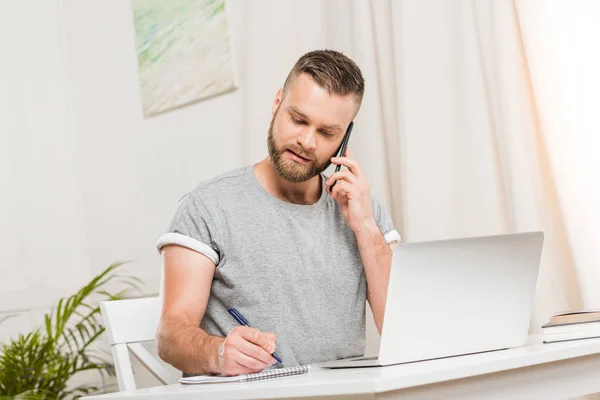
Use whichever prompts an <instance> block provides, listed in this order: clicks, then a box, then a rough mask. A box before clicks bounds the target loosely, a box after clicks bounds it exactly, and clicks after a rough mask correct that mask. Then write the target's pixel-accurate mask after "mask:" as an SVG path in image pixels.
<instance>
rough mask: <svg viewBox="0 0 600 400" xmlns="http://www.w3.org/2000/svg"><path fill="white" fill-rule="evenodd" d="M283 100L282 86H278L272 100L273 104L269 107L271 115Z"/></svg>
mask: <svg viewBox="0 0 600 400" xmlns="http://www.w3.org/2000/svg"><path fill="white" fill-rule="evenodd" d="M282 100H283V88H280V89H279V90H278V91H277V94H276V95H275V101H273V106H272V107H271V116H273V115H275V112H276V111H277V109H278V108H279V105H280V104H281V101H282Z"/></svg>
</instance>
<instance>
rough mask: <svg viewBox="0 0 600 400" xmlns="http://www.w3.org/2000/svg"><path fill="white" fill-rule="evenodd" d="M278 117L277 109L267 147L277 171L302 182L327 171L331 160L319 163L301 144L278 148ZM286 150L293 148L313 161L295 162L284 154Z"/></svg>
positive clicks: (297, 181)
mask: <svg viewBox="0 0 600 400" xmlns="http://www.w3.org/2000/svg"><path fill="white" fill-rule="evenodd" d="M276 117H277V111H276V112H275V115H273V119H271V125H270V126H269V136H268V138H267V147H268V149H269V157H270V158H271V164H272V165H273V167H275V171H277V174H278V175H279V176H281V177H282V178H283V179H285V180H286V181H290V182H294V183H300V182H306V181H308V180H309V179H310V178H312V177H314V176H317V175H319V174H320V173H321V172H323V171H325V170H326V169H327V167H328V166H329V165H330V164H331V160H329V159H328V160H327V161H325V162H324V163H322V164H318V163H317V161H316V160H315V155H314V154H309V153H307V152H306V151H304V149H303V148H302V147H301V146H286V147H283V148H277V145H276V144H275V139H274V138H273V124H274V122H275V118H276ZM286 150H291V151H293V152H294V153H296V154H298V155H299V156H302V157H305V158H307V159H310V160H311V162H310V163H309V164H305V165H303V164H300V163H297V162H294V161H292V160H290V159H288V158H287V157H284V156H283V153H285V151H286Z"/></svg>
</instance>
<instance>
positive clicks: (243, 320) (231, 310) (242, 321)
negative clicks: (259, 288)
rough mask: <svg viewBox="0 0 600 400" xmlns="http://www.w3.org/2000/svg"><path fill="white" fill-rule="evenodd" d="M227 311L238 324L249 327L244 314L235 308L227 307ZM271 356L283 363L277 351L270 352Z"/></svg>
mask: <svg viewBox="0 0 600 400" xmlns="http://www.w3.org/2000/svg"><path fill="white" fill-rule="evenodd" d="M227 312H228V313H229V314H231V316H232V317H233V318H235V320H236V321H237V322H238V323H239V324H240V325H244V326H247V327H248V328H249V327H250V325H249V324H248V320H247V319H246V318H244V316H243V315H242V314H241V313H240V312H239V311H238V310H236V309H235V308H228V309H227ZM271 355H272V356H273V358H275V359H276V360H277V362H279V363H280V364H283V361H281V358H279V356H278V355H277V353H273V354H271Z"/></svg>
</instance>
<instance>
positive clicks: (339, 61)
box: [283, 50, 365, 104]
mask: <svg viewBox="0 0 600 400" xmlns="http://www.w3.org/2000/svg"><path fill="white" fill-rule="evenodd" d="M302 73H304V74H308V75H310V76H311V77H312V79H314V81H315V82H317V84H318V85H319V86H321V87H322V88H324V89H326V90H327V91H328V92H329V93H335V94H338V95H341V96H346V95H349V94H354V95H356V97H357V100H358V104H360V103H361V101H362V97H363V94H364V92H365V80H364V78H363V76H362V73H361V72H360V68H358V65H356V63H355V62H354V61H352V60H351V59H350V58H348V57H347V56H345V55H344V54H342V53H340V52H339V51H335V50H314V51H311V52H308V53H306V54H304V55H303V56H302V57H300V58H299V59H298V61H296V64H295V65H294V67H293V68H292V70H291V71H290V73H289V74H288V76H287V78H286V80H285V84H284V85H283V92H284V93H286V92H287V89H288V86H289V85H290V84H291V82H292V81H293V80H294V78H295V77H296V76H298V75H300V74H302Z"/></svg>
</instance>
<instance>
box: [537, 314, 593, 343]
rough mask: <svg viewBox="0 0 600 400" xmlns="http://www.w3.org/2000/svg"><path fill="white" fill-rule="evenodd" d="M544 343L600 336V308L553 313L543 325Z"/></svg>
mask: <svg viewBox="0 0 600 400" xmlns="http://www.w3.org/2000/svg"><path fill="white" fill-rule="evenodd" d="M542 333H543V334H544V343H552V342H563V341H565V340H579V339H589V338H597V337H600V310H576V311H568V312H563V313H559V314H556V315H553V316H552V317H551V318H550V321H549V322H548V323H547V324H545V325H543V326H542Z"/></svg>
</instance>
